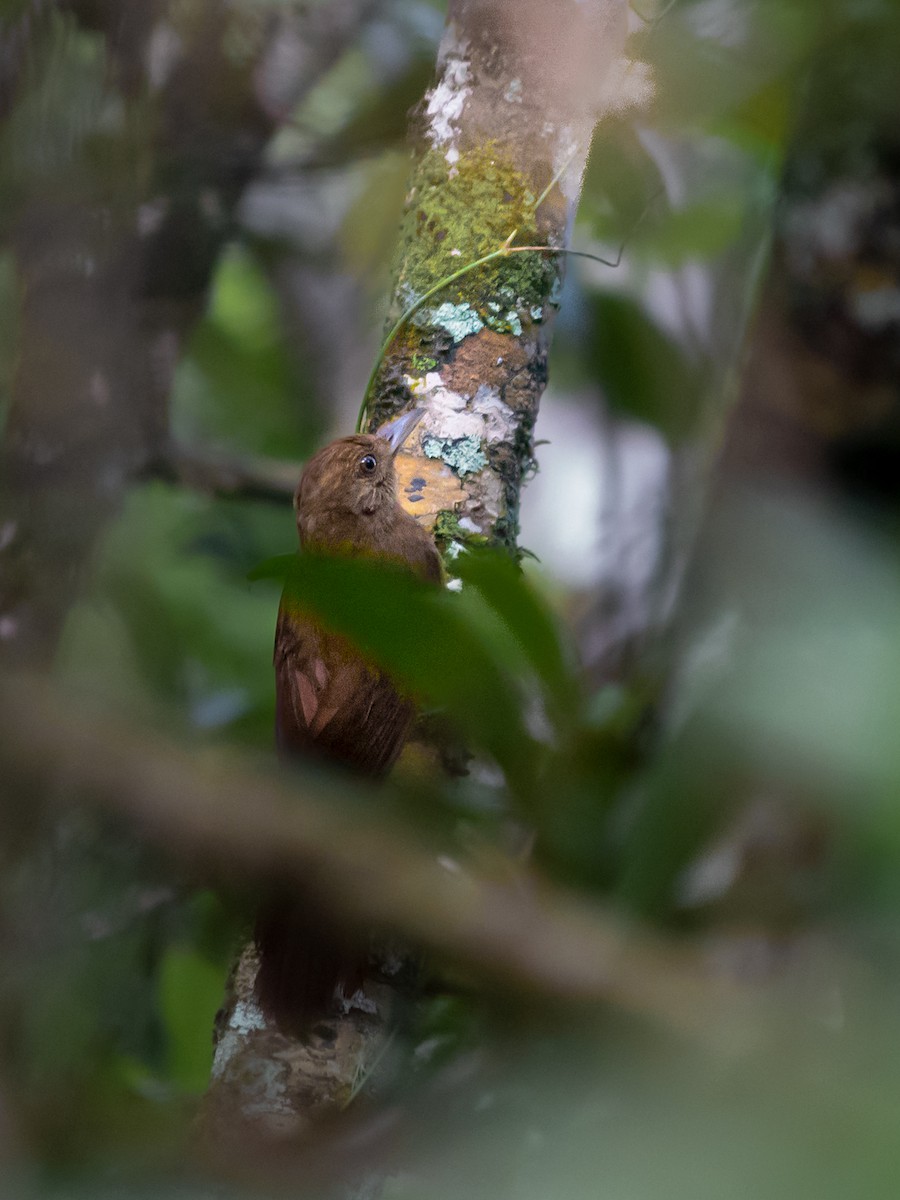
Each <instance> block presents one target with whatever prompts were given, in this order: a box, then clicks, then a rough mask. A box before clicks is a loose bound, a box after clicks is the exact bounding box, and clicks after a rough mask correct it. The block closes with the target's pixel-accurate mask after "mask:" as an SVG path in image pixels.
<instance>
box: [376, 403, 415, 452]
mask: <svg viewBox="0 0 900 1200" xmlns="http://www.w3.org/2000/svg"><path fill="white" fill-rule="evenodd" d="M424 416H425V412H424V409H421V408H413V409H410V411H409V412H406V413H404V414H403V416H402V417H397V418H395V420H393V421H388V423H387V424H386V425H382V426H381V428H380V429H379V430H378V431H377V434H376V436H377V437H380V438H384V440H385V441H386V442H387V443H388V444H389V445H390V447H391V452H392V453H393V454H396V453H397V451H398V450H399V449H400V447H401V446H402V445H403V443H404V442H405V441H406V439H407V438H408V437H409V435H410V434H411V433H412V431H413V430H414V429H415V427H416V426H417V425H418V423H419V422H420V421H421V420H422V418H423V417H424Z"/></svg>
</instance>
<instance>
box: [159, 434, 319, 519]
mask: <svg viewBox="0 0 900 1200" xmlns="http://www.w3.org/2000/svg"><path fill="white" fill-rule="evenodd" d="M300 471H301V465H300V463H295V462H288V461H285V460H279V459H271V458H263V457H250V456H247V457H242V458H233V457H228V456H227V455H224V454H217V453H216V452H215V451H206V450H201V449H197V448H195V447H193V446H184V445H181V444H179V443H177V442H169V444H168V446H167V447H166V448H165V450H164V452H163V453H162V454H160V455H158V456H157V457H156V458H155V459H154V461H153V462H152V463H150V464H149V466H148V467H147V470H146V471H145V473H144V474H145V476H146V477H147V478H151V479H162V480H165V481H167V482H170V483H178V484H181V486H182V487H187V488H191V489H193V490H195V491H199V492H204V493H206V494H208V495H212V496H221V497H224V498H226V499H230V500H262V501H266V502H268V503H271V504H279V505H284V504H285V503H288V504H289V503H290V500H291V497H292V496H293V494H294V490H295V489H296V486H297V480H298V479H299V478H300Z"/></svg>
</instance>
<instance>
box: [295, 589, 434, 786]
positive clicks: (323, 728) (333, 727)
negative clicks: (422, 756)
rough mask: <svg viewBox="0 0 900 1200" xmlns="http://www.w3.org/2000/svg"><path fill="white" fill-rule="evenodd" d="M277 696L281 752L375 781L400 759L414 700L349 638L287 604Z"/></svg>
mask: <svg viewBox="0 0 900 1200" xmlns="http://www.w3.org/2000/svg"><path fill="white" fill-rule="evenodd" d="M275 695H276V733H277V739H278V745H279V748H280V749H281V750H282V751H284V752H286V753H296V752H301V753H302V752H309V751H312V752H316V753H319V754H322V755H324V756H326V757H328V758H331V759H334V760H337V761H340V762H343V763H346V764H347V765H348V766H352V767H355V768H357V769H358V770H361V771H364V772H366V773H367V774H373V775H379V774H382V773H383V772H384V771H386V770H387V769H388V768H389V767H390V766H391V764H392V763H393V761H394V760H395V758H396V757H397V755H398V754H399V752H400V750H401V748H402V746H403V742H404V740H405V737H406V733H407V730H408V727H409V723H410V720H411V716H412V705H411V703H410V702H409V700H407V699H406V698H405V697H401V696H400V695H399V694H398V693H397V691H396V689H395V687H394V685H393V684H392V683H391V681H390V680H389V679H388V678H387V677H386V676H385V675H384V674H383V673H382V672H380V671H378V670H377V669H376V668H375V667H373V666H371V665H369V664H367V663H366V662H365V660H364V659H363V658H362V657H361V656H360V655H359V653H358V651H356V650H354V649H353V647H352V646H350V644H349V643H348V642H347V641H346V640H345V639H344V638H342V637H339V636H338V635H337V634H332V633H328V632H327V631H326V630H324V629H322V628H321V626H319V625H318V624H317V623H316V622H315V621H313V620H312V619H311V618H309V617H305V616H303V615H302V614H300V613H297V612H296V611H294V610H289V609H287V608H286V607H285V606H284V605H282V608H281V609H280V610H279V614H278V624H277V627H276V631H275Z"/></svg>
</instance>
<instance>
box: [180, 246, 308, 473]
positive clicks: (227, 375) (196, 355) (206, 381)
mask: <svg viewBox="0 0 900 1200" xmlns="http://www.w3.org/2000/svg"><path fill="white" fill-rule="evenodd" d="M304 401H305V403H304ZM172 420H173V429H174V433H175V435H176V437H178V438H180V439H182V440H183V441H184V442H186V443H187V444H189V445H190V444H197V443H200V444H202V443H203V442H207V441H212V442H214V443H216V442H218V443H226V444H230V445H232V446H233V447H234V448H235V450H237V451H238V452H241V451H242V452H244V453H258V454H264V455H269V456H270V457H273V458H302V457H303V456H304V455H305V454H306V453H308V451H309V448H310V444H311V441H312V438H313V437H314V435H315V433H316V432H317V430H318V425H319V415H318V412H317V411H316V410H315V408H314V407H313V405H312V401H311V392H310V391H309V390H308V388H307V387H306V386H305V384H304V380H303V378H302V376H301V375H300V373H299V371H298V370H297V367H296V365H295V364H294V362H293V361H292V359H291V358H290V356H289V354H288V353H287V350H286V347H285V344H284V339H283V338H282V336H281V334H280V315H279V311H278V305H277V302H276V299H275V296H274V295H273V293H272V290H271V288H270V286H269V283H268V281H267V280H266V277H265V275H264V274H263V272H262V270H261V269H260V267H259V265H258V264H257V263H256V262H255V261H254V260H253V258H252V257H251V256H250V254H249V253H248V252H247V251H246V250H244V249H241V248H238V247H236V246H233V247H232V248H231V249H230V250H228V251H227V252H226V253H225V254H224V255H223V257H222V260H221V262H220V264H219V266H218V269H217V271H216V276H215V279H214V281H213V287H212V297H211V301H210V307H209V311H208V313H207V315H206V317H205V318H204V319H203V320H202V321H201V322H200V324H199V326H198V327H197V330H196V332H195V334H194V336H193V338H192V339H191V344H190V348H189V351H188V354H187V356H186V358H184V359H183V360H182V362H181V363H180V364H179V366H178V369H177V371H176V375H175V384H174V391H173V395H172Z"/></svg>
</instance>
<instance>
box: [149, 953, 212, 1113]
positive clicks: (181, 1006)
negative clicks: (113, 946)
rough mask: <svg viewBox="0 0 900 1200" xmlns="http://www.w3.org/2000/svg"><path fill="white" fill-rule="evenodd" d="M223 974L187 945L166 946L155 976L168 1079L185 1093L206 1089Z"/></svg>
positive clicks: (199, 1091)
mask: <svg viewBox="0 0 900 1200" xmlns="http://www.w3.org/2000/svg"><path fill="white" fill-rule="evenodd" d="M226 974H227V972H225V971H223V970H222V969H221V967H216V966H213V964H212V963H210V962H208V961H207V960H206V959H205V958H202V957H201V956H200V955H199V954H197V953H196V952H195V951H194V950H192V949H190V948H189V947H186V946H170V947H169V948H168V950H167V951H166V954H165V955H164V957H163V960H162V963H161V966H160V973H159V1001H160V1009H161V1011H162V1016H163V1022H164V1025H165V1031H166V1061H167V1068H168V1075H169V1078H170V1079H171V1080H172V1082H173V1083H175V1084H177V1085H178V1086H179V1087H182V1088H184V1089H185V1090H186V1091H190V1092H197V1093H201V1092H203V1091H205V1089H206V1087H207V1085H208V1084H209V1072H210V1067H211V1066H212V1056H213V1045H212V1029H213V1022H214V1018H215V1015H216V1012H217V1011H218V1009H219V1007H220V1006H221V1004H222V997H223V995H224V994H225V978H226Z"/></svg>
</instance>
